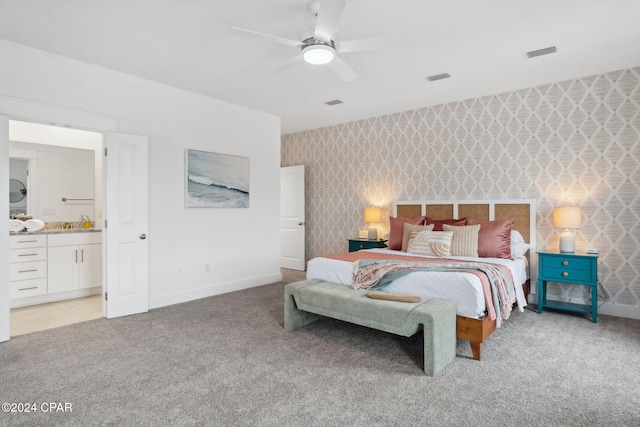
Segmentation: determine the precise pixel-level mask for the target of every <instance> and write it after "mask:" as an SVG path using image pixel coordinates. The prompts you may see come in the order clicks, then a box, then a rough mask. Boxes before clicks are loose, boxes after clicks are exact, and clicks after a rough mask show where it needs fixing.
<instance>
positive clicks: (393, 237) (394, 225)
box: [387, 216, 424, 251]
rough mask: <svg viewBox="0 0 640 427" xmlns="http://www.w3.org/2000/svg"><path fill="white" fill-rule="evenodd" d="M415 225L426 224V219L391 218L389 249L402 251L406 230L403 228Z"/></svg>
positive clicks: (420, 217)
mask: <svg viewBox="0 0 640 427" xmlns="http://www.w3.org/2000/svg"><path fill="white" fill-rule="evenodd" d="M405 223H406V224H414V225H420V224H424V217H423V216H418V217H415V218H404V217H398V218H393V217H390V218H389V225H390V227H389V228H390V230H389V243H388V244H387V246H388V247H389V249H393V250H395V251H399V250H400V249H402V234H403V233H404V228H403V227H402V226H403V225H404V224H405Z"/></svg>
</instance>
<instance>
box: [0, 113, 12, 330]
mask: <svg viewBox="0 0 640 427" xmlns="http://www.w3.org/2000/svg"><path fill="white" fill-rule="evenodd" d="M0 212H5V213H8V212H9V118H8V117H7V116H0ZM5 218H6V216H5ZM3 231H4V232H2V233H0V266H2V267H1V268H0V342H2V341H8V340H9V334H10V328H9V269H8V268H7V267H8V266H9V233H7V232H6V228H5V229H4V230H3Z"/></svg>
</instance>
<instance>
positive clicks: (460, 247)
mask: <svg viewBox="0 0 640 427" xmlns="http://www.w3.org/2000/svg"><path fill="white" fill-rule="evenodd" d="M442 228H443V229H444V231H453V239H451V255H453V256H470V257H476V258H477V257H478V234H479V233H480V224H476V225H463V226H460V227H457V226H454V225H448V224H443V225H442Z"/></svg>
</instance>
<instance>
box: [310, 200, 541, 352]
mask: <svg viewBox="0 0 640 427" xmlns="http://www.w3.org/2000/svg"><path fill="white" fill-rule="evenodd" d="M535 211H536V209H535V201H534V200H531V199H522V200H520V199H518V200H498V201H485V200H482V201H438V202H430V201H424V202H423V201H408V202H406V201H400V202H396V203H395V204H394V206H393V218H392V222H393V223H392V224H391V226H392V230H391V236H390V242H389V243H390V246H392V247H393V249H369V250H365V251H360V252H359V253H358V254H357V256H356V258H358V259H365V260H366V259H368V258H371V259H374V258H375V259H383V258H386V257H387V256H388V257H389V258H391V257H393V258H395V259H397V260H403V259H405V258H402V257H406V259H407V260H411V261H412V262H413V261H416V262H417V259H418V258H420V259H421V258H424V259H425V261H427V260H428V261H440V260H447V261H448V260H453V261H455V262H457V261H470V262H476V261H477V262H482V263H483V265H484V264H490V265H495V266H498V265H501V266H502V267H501V268H502V269H503V270H509V271H510V273H511V276H512V277H513V284H514V289H513V291H514V292H513V293H512V295H511V296H510V300H509V301H508V304H510V305H511V306H512V307H513V310H516V309H517V310H519V311H522V310H523V309H524V306H526V304H527V297H528V294H529V290H530V276H529V271H530V267H531V266H530V260H531V259H532V258H533V257H532V253H533V252H534V250H535V247H536V243H535V236H536V231H535ZM417 218H426V219H427V222H431V223H433V224H436V225H435V227H438V225H437V224H439V227H441V228H442V227H444V229H446V230H447V231H448V230H456V231H455V232H458V230H465V229H467V228H469V229H471V228H473V229H475V230H477V229H478V227H475V228H474V227H464V226H465V225H476V226H477V224H480V227H479V229H482V226H483V225H484V226H485V233H484V234H479V235H477V236H478V237H476V238H477V239H478V244H479V247H478V251H479V254H480V255H483V256H482V257H469V256H446V257H445V258H440V259H437V260H436V259H434V258H439V257H434V256H433V255H430V254H427V255H424V254H421V253H415V251H416V249H415V247H411V251H412V252H413V253H409V252H407V249H409V247H408V243H409V244H412V243H415V244H416V245H417V243H416V242H415V241H409V242H408V241H407V236H408V234H407V232H406V230H407V228H411V227H413V224H412V225H409V226H408V225H406V224H408V223H411V222H412V221H413V222H417ZM400 219H402V221H401V222H402V225H403V227H404V236H403V241H402V246H403V247H402V248H397V242H393V245H392V244H391V243H392V241H391V240H394V241H395V240H397V225H398V221H400ZM408 219H410V220H409V221H406V220H408ZM453 219H457V220H458V222H455V221H452V220H453ZM462 219H466V220H464V221H462ZM443 220H444V223H445V224H446V223H448V224H447V225H443V224H442V221H443ZM510 220H512V221H510ZM461 221H462V222H461ZM496 224H501V225H502V230H503V234H504V227H505V226H506V225H505V224H510V234H509V237H510V241H509V242H510V243H508V244H509V246H510V247H509V252H510V254H511V257H509V256H508V255H506V256H505V254H504V248H503V250H502V251H501V252H499V255H500V257H497V255H498V254H497V253H493V252H494V249H493V248H490V249H487V247H489V246H487V245H488V243H487V242H488V241H489V237H491V239H493V238H495V235H489V234H487V233H489V230H490V229H491V227H493V226H494V225H496ZM416 225H417V224H416ZM394 226H396V229H395V230H394V229H393V227H394ZM452 227H453V228H452ZM458 227H461V228H458ZM418 229H419V227H418V228H417V229H416V230H418ZM494 231H496V230H494ZM417 232H419V231H415V232H413V233H412V234H411V236H413V237H414V238H416V236H417ZM496 232H499V231H496ZM423 234H425V235H426V234H428V233H423ZM494 234H495V233H494ZM503 237H504V236H503ZM494 243H495V242H493V240H491V244H494ZM483 244H484V246H485V247H484V249H483V250H484V252H483V250H481V248H482V246H483ZM414 246H415V245H414ZM398 249H404V250H398ZM418 252H419V251H418ZM355 255H356V254H332V255H327V256H323V257H317V258H314V259H312V260H310V261H309V263H308V265H307V279H308V280H309V279H321V280H324V281H327V282H331V283H338V284H342V285H345V286H352V287H356V286H357V284H354V259H356V258H354V256H355ZM467 255H468V254H467ZM487 255H491V256H487ZM356 262H357V261H356ZM380 262H383V261H380ZM385 262H391V261H385ZM397 262H403V261H397ZM383 290H384V291H385V292H388V293H393V294H404V295H415V296H419V297H420V298H421V299H422V300H429V299H444V300H450V301H453V302H455V303H456V314H457V316H456V336H457V338H460V339H463V340H468V341H469V343H470V346H471V351H472V354H473V358H474V359H476V360H481V357H482V354H481V352H482V343H483V342H484V341H485V340H486V339H487V338H488V337H489V336H490V335H491V334H492V333H493V332H494V331H495V330H496V328H497V327H499V326H500V324H501V322H502V321H505V320H506V319H507V318H508V315H509V314H510V312H511V307H508V309H504V308H505V307H503V310H502V313H501V312H500V311H501V310H500V309H499V306H496V307H492V302H491V301H490V300H489V298H490V297H488V296H487V290H486V285H485V289H484V293H483V285H482V283H481V281H480V280H479V279H478V278H477V277H476V276H474V275H473V274H468V272H459V271H453V272H452V271H440V270H439V271H426V270H418V271H415V272H411V273H409V274H404V275H401V276H400V277H399V278H397V279H395V280H393V281H392V282H390V283H389V284H388V285H386V286H385V287H384V288H383ZM493 298H494V301H497V300H496V297H495V296H494V297H493ZM504 299H506V298H504ZM491 310H493V313H491ZM496 310H497V311H498V314H497V317H496V313H495V311H496ZM505 312H508V313H505ZM490 313H491V314H492V315H491V316H490V315H489V314H490ZM505 314H506V318H505V319H504V320H503V319H502V316H504V315H505Z"/></svg>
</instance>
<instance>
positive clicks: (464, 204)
mask: <svg viewBox="0 0 640 427" xmlns="http://www.w3.org/2000/svg"><path fill="white" fill-rule="evenodd" d="M422 215H425V216H428V217H429V218H432V219H448V218H464V217H468V218H471V219H476V220H479V221H494V220H501V219H509V218H513V219H515V223H514V225H513V229H514V230H518V231H519V232H520V233H521V234H522V236H523V237H524V239H525V241H527V242H528V243H529V244H530V245H531V248H532V252H533V251H535V248H536V201H535V200H534V199H509V200H460V201H458V200H436V201H398V202H395V203H394V204H393V216H395V217H407V218H414V217H417V216H422Z"/></svg>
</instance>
